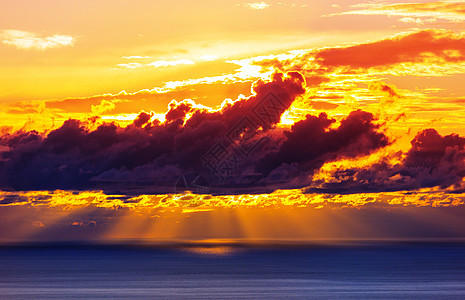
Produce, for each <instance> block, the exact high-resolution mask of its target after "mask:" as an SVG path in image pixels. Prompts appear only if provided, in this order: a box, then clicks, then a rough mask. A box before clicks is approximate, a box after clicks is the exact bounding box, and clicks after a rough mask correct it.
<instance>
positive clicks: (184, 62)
mask: <svg viewBox="0 0 465 300" xmlns="http://www.w3.org/2000/svg"><path fill="white" fill-rule="evenodd" d="M193 64H194V62H193V61H192V60H189V59H178V60H157V61H154V62H151V63H147V64H142V63H136V62H131V63H127V64H118V66H119V67H123V68H128V69H135V68H141V67H156V68H160V67H171V66H177V65H193Z"/></svg>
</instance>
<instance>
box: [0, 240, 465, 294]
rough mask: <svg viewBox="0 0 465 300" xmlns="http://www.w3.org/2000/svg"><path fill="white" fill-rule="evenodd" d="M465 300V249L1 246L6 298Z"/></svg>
mask: <svg viewBox="0 0 465 300" xmlns="http://www.w3.org/2000/svg"><path fill="white" fill-rule="evenodd" d="M152 297H157V298H199V299H200V298H221V299H241V298H268V299H269V298H285V297H288V298H289V297H290V298H309V297H311V298H326V299H328V298H329V299H360V298H362V299H365V298H366V299H380V298H383V299H396V298H397V299H405V298H413V299H465V244H463V243H459V244H451V243H447V244H446V243H439V244H432V243H413V244H405V243H396V244H392V243H391V244H386V243H374V244H365V245H346V246H305V247H303V246H301V247H282V246H281V247H248V246H233V247H230V246H219V247H203V246H202V247H129V246H95V245H94V246H83V245H67V246H63V245H61V246H56V245H55V246H50V245H49V246H44V245H42V246H15V247H1V248H0V298H2V299H50V298H58V299H70V298H75V299H80V298H94V299H95V298H106V299H110V298H111V299H114V298H124V299H133V298H152Z"/></svg>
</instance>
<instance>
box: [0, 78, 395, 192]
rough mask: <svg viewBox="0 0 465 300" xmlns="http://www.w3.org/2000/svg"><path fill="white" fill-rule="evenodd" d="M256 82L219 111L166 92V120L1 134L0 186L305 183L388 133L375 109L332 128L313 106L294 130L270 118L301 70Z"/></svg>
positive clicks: (233, 188) (288, 98)
mask: <svg viewBox="0 0 465 300" xmlns="http://www.w3.org/2000/svg"><path fill="white" fill-rule="evenodd" d="M254 92H255V94H254V95H253V96H251V97H249V98H247V99H239V100H237V101H230V102H225V103H224V104H223V107H222V108H221V110H218V111H211V110H207V109H204V108H201V107H199V106H197V105H196V104H195V103H194V102H192V101H189V100H186V101H182V102H172V103H171V104H170V106H169V111H168V112H167V113H166V121H164V122H159V121H158V120H155V121H151V118H152V114H151V113H146V112H142V113H140V114H139V116H138V117H137V118H136V119H135V121H134V123H133V124H131V125H129V126H127V127H124V128H121V127H119V126H117V125H116V124H113V123H105V124H102V125H100V126H99V127H98V128H96V129H94V130H91V129H89V128H88V127H87V126H86V124H85V123H83V122H81V121H78V120H68V121H66V122H65V123H64V124H63V125H62V126H61V127H60V128H58V129H56V130H54V131H52V132H50V133H49V134H48V135H45V136H44V135H41V134H39V133H37V132H34V131H31V132H17V133H15V134H9V135H4V136H2V137H1V144H2V145H3V146H4V147H7V148H5V149H7V150H5V151H3V152H2V153H1V155H2V157H1V162H0V175H1V188H2V189H6V190H44V189H46V190H48V189H78V190H82V189H90V188H92V189H103V190H104V191H111V192H115V191H121V192H124V193H128V192H129V193H130V192H133V193H149V192H150V193H169V192H173V190H174V187H175V185H176V182H177V181H178V179H179V178H180V177H181V176H182V175H183V174H186V173H192V172H194V173H198V174H199V175H201V176H203V177H206V178H207V179H208V181H209V182H210V184H211V186H210V187H209V188H212V189H211V190H210V191H211V192H212V193H226V194H227V193H241V192H251V193H257V192H265V191H272V190H275V189H276V188H287V187H303V186H308V184H309V176H310V178H311V175H312V173H313V172H314V170H316V169H318V168H319V167H320V166H321V165H322V164H323V163H324V162H326V161H331V160H334V159H337V158H339V157H356V156H359V155H366V154H369V153H371V152H372V151H375V150H376V149H379V148H382V147H384V146H386V145H387V144H388V143H389V141H388V138H387V137H386V136H385V135H384V134H383V133H382V132H380V131H379V127H378V126H377V125H375V123H374V121H375V120H374V118H373V116H372V115H371V114H370V113H367V112H363V111H360V110H359V111H354V112H352V113H351V114H350V115H348V116H347V117H345V118H343V119H342V120H341V123H340V125H339V126H338V127H335V128H333V127H334V126H332V127H330V126H331V125H332V124H333V123H335V122H336V120H334V119H331V118H328V116H327V115H326V114H320V115H319V116H310V115H309V116H307V117H306V119H304V120H302V121H300V122H297V123H296V124H294V125H293V126H292V128H291V129H290V130H283V129H281V128H277V127H275V125H276V124H277V123H278V122H279V121H280V117H281V115H282V114H283V113H284V112H285V111H286V110H287V109H288V108H289V107H290V105H291V104H292V103H293V101H294V100H295V99H296V97H297V96H299V95H301V94H303V93H304V92H305V80H304V78H303V77H302V75H300V74H299V73H297V72H290V73H288V74H286V75H283V74H281V73H276V74H275V75H274V76H273V78H272V80H271V81H269V82H264V81H258V82H257V83H256V84H255V86H254ZM214 187H216V188H217V190H214Z"/></svg>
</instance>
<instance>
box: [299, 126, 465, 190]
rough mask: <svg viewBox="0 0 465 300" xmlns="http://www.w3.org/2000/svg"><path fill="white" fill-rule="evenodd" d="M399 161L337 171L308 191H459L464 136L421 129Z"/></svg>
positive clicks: (464, 160)
mask: <svg viewBox="0 0 465 300" xmlns="http://www.w3.org/2000/svg"><path fill="white" fill-rule="evenodd" d="M411 145H412V146H411V148H410V150H409V151H408V152H407V153H406V154H405V156H404V157H403V159H402V160H401V163H398V164H395V165H391V164H389V162H388V160H387V159H384V160H382V161H380V162H378V163H376V164H374V165H371V166H369V167H367V168H348V169H342V170H337V171H336V172H335V173H334V178H333V179H334V180H332V182H331V183H329V182H319V183H315V184H314V187H312V188H309V189H308V190H307V191H308V192H316V191H318V192H323V191H324V192H329V193H358V192H380V191H398V190H415V189H419V188H428V187H439V188H443V189H445V188H449V187H453V188H454V189H456V190H460V189H462V188H463V187H462V186H461V183H462V178H463V177H464V176H465V138H463V137H460V136H458V135H457V134H450V135H446V136H441V135H440V134H439V133H438V132H437V131H436V130H435V129H425V130H423V131H422V132H420V133H418V134H417V136H416V137H415V138H414V139H413V140H412V141H411Z"/></svg>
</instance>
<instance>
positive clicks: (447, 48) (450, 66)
mask: <svg viewBox="0 0 465 300" xmlns="http://www.w3.org/2000/svg"><path fill="white" fill-rule="evenodd" d="M248 62H249V63H250V64H252V65H258V66H262V67H263V68H265V69H269V68H275V69H279V70H284V71H299V72H302V73H303V74H304V75H306V76H310V75H312V76H322V75H323V76H328V77H330V75H331V74H332V73H338V74H343V75H345V76H350V75H354V76H355V75H359V74H360V73H362V72H365V70H366V69H371V70H370V71H376V72H378V73H380V74H386V73H388V74H392V75H399V74H404V75H406V74H407V75H416V76H438V75H441V76H442V75H444V74H448V72H449V73H451V74H453V73H462V72H463V70H464V69H465V68H464V66H463V63H464V62H465V36H464V34H463V33H455V32H453V31H447V30H435V29H427V30H421V31H416V32H409V33H402V34H399V35H396V36H394V37H390V38H386V39H382V40H378V41H374V42H367V43H362V44H357V45H353V46H344V47H328V48H321V49H310V50H299V51H294V52H293V53H290V54H288V55H284V56H279V55H275V56H268V57H258V58H257V59H249V60H248ZM422 67H423V68H422ZM354 79H359V76H358V77H357V78H355V77H354Z"/></svg>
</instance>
